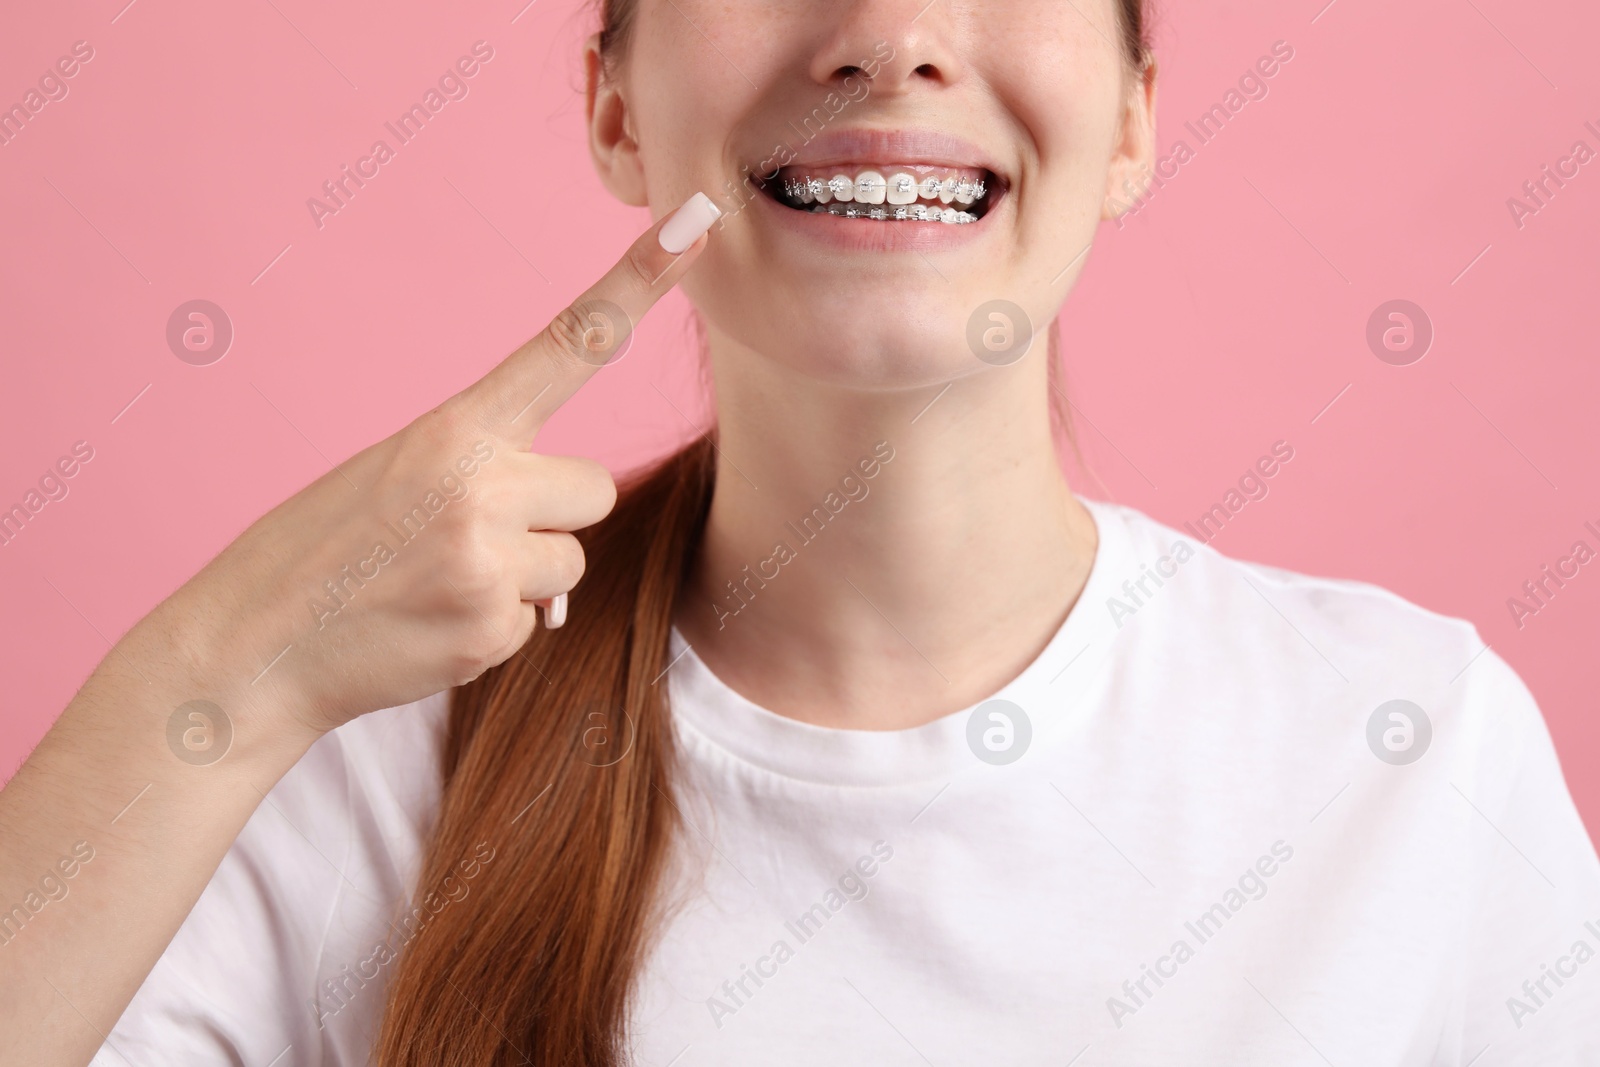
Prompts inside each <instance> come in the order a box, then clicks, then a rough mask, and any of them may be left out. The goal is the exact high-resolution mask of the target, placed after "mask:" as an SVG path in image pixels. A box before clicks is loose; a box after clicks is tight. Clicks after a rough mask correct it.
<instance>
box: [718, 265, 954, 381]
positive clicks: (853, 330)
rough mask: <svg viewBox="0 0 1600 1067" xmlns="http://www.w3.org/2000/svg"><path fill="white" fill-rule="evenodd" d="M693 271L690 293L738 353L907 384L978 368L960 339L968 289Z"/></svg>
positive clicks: (830, 374)
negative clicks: (811, 283) (810, 288)
mask: <svg viewBox="0 0 1600 1067" xmlns="http://www.w3.org/2000/svg"><path fill="white" fill-rule="evenodd" d="M730 273H731V274H733V275H735V276H736V275H737V274H738V273H739V272H730ZM708 274H710V272H708ZM696 280H697V281H698V282H699V283H700V284H698V285H696V286H694V287H693V289H694V291H692V292H691V293H690V294H689V295H690V297H691V299H692V300H693V302H694V304H695V305H696V307H697V308H698V309H699V310H700V312H701V313H702V314H703V315H704V316H705V318H706V321H707V323H708V324H709V325H710V327H711V328H712V329H713V330H715V331H716V332H717V333H719V334H721V335H723V336H725V337H726V338H727V339H728V340H729V341H731V342H733V344H734V345H736V346H738V348H739V349H741V350H742V358H759V359H767V360H771V361H773V362H776V363H778V364H780V365H782V366H783V367H784V368H786V369H787V370H789V371H792V372H794V373H797V374H799V375H802V376H804V377H805V378H808V379H810V380H813V381H817V382H821V383H825V384H827V385H830V386H834V387H837V388H841V389H855V390H860V391H863V392H877V391H885V390H912V389H919V388H923V387H926V386H932V385H940V384H943V383H945V382H949V381H951V380H953V379H956V378H960V377H964V376H965V375H967V374H971V373H975V372H976V371H978V370H982V369H985V368H984V364H982V363H980V362H979V361H978V360H977V359H976V358H974V356H973V354H972V352H971V351H970V350H969V349H968V347H967V343H966V328H967V322H966V320H967V315H966V309H967V305H968V304H976V303H977V302H978V301H977V298H975V297H974V298H971V299H968V298H966V297H965V296H963V295H952V291H951V287H947V286H945V285H943V284H942V283H941V284H940V285H939V287H938V290H935V289H934V288H933V287H931V286H928V285H926V284H923V285H920V286H918V287H917V288H916V289H915V290H913V291H906V290H905V287H904V286H896V285H894V284H889V283H885V284H869V285H864V286H861V287H858V288H856V289H855V290H853V291H852V290H850V289H848V288H847V287H830V288H829V289H827V290H824V291H821V292H803V291H800V292H797V291H795V289H794V288H792V287H791V286H789V285H788V284H786V283H785V282H784V281H783V280H782V278H781V277H778V276H775V275H773V274H769V275H767V276H766V277H764V278H761V279H759V281H758V283H757V284H752V279H751V278H750V277H749V276H748V275H746V276H745V277H744V279H743V281H742V282H741V283H732V279H731V278H730V279H729V281H730V284H726V285H724V284H718V278H717V277H716V276H715V275H712V276H710V277H706V278H700V279H696ZM760 283H765V284H760ZM801 288H803V287H801ZM752 311H754V313H752Z"/></svg>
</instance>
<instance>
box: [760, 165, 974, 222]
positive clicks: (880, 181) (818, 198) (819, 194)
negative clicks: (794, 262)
mask: <svg viewBox="0 0 1600 1067" xmlns="http://www.w3.org/2000/svg"><path fill="white" fill-rule="evenodd" d="M992 187H993V178H992V175H990V174H989V173H988V172H987V171H984V170H979V169H973V168H966V167H932V166H923V165H917V166H885V167H877V166H860V167H843V166H836V167H815V168H813V167H804V166H795V167H785V168H783V169H782V170H780V171H779V172H778V174H777V175H776V176H775V177H774V178H772V179H770V180H769V181H768V182H767V183H766V188H767V191H768V192H769V193H770V194H771V195H772V198H773V199H774V200H776V201H777V202H778V203H780V204H782V205H784V206H785V207H789V208H793V209H795V210H797V211H808V212H812V213H814V214H828V215H834V216H837V217H841V218H851V219H865V220H869V221H875V222H940V223H946V224H951V225H964V224H968V223H973V222H977V221H978V220H979V219H981V218H982V217H983V216H984V214H985V213H986V211H987V210H988V207H989V201H988V200H986V199H985V197H986V195H987V194H988V193H989V191H990V189H991V188H992Z"/></svg>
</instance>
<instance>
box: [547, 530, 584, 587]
mask: <svg viewBox="0 0 1600 1067" xmlns="http://www.w3.org/2000/svg"><path fill="white" fill-rule="evenodd" d="M584 565H585V560H584V555H583V545H581V544H579V543H578V539H577V538H576V537H574V536H572V535H571V534H551V535H550V550H549V566H550V577H551V579H552V580H553V581H554V582H555V584H556V585H558V586H560V587H561V588H562V589H571V588H572V587H573V586H575V585H577V584H578V580H579V579H580V578H582V577H583V571H584Z"/></svg>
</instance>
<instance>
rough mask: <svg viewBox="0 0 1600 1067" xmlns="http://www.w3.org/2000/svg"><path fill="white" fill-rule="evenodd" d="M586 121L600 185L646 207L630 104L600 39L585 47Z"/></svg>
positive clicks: (588, 43)
mask: <svg viewBox="0 0 1600 1067" xmlns="http://www.w3.org/2000/svg"><path fill="white" fill-rule="evenodd" d="M583 73H584V118H585V120H586V121H587V122H588V125H589V156H590V158H591V159H593V160H594V169H595V172H596V173H597V174H599V175H600V181H601V183H602V184H604V185H605V187H606V188H607V189H608V190H610V192H611V195H612V196H614V197H616V198H617V199H618V200H620V201H622V202H623V203H624V204H629V205H631V206H633V207H644V206H645V205H646V204H647V203H648V200H647V199H646V197H645V184H644V167H643V166H642V165H641V164H640V161H639V145H638V143H637V142H635V141H634V139H633V132H632V123H631V121H630V116H629V113H628V104H627V101H626V100H625V99H624V97H623V94H622V86H621V85H620V84H619V83H618V81H617V80H616V79H615V78H613V77H612V76H611V72H609V71H607V70H606V63H605V57H604V56H602V55H601V53H600V35H599V34H594V35H591V36H590V38H589V40H588V41H586V42H585V43H584V46H583Z"/></svg>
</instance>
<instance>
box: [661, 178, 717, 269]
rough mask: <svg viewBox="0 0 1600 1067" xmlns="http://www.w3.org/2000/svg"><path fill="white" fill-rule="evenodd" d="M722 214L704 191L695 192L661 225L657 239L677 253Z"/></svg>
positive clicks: (694, 240)
mask: <svg viewBox="0 0 1600 1067" xmlns="http://www.w3.org/2000/svg"><path fill="white" fill-rule="evenodd" d="M721 214H722V209H721V208H719V207H717V205H716V204H714V203H712V202H711V198H710V197H709V196H707V195H706V194H705V193H695V194H694V195H693V196H691V197H690V198H689V199H688V200H686V201H684V204H683V206H682V207H680V208H679V209H678V210H677V211H675V212H673V213H672V218H670V219H668V220H667V224H666V225H665V226H663V227H661V233H660V235H659V239H660V241H661V247H662V248H665V249H666V250H667V251H668V252H671V253H672V254H673V255H677V254H678V253H679V252H682V251H683V250H684V249H685V248H688V247H689V246H690V245H692V244H694V243H695V242H696V241H698V240H699V239H700V235H701V234H703V233H705V232H706V231H707V230H709V229H711V224H712V223H713V222H716V221H717V216H718V215H721Z"/></svg>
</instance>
